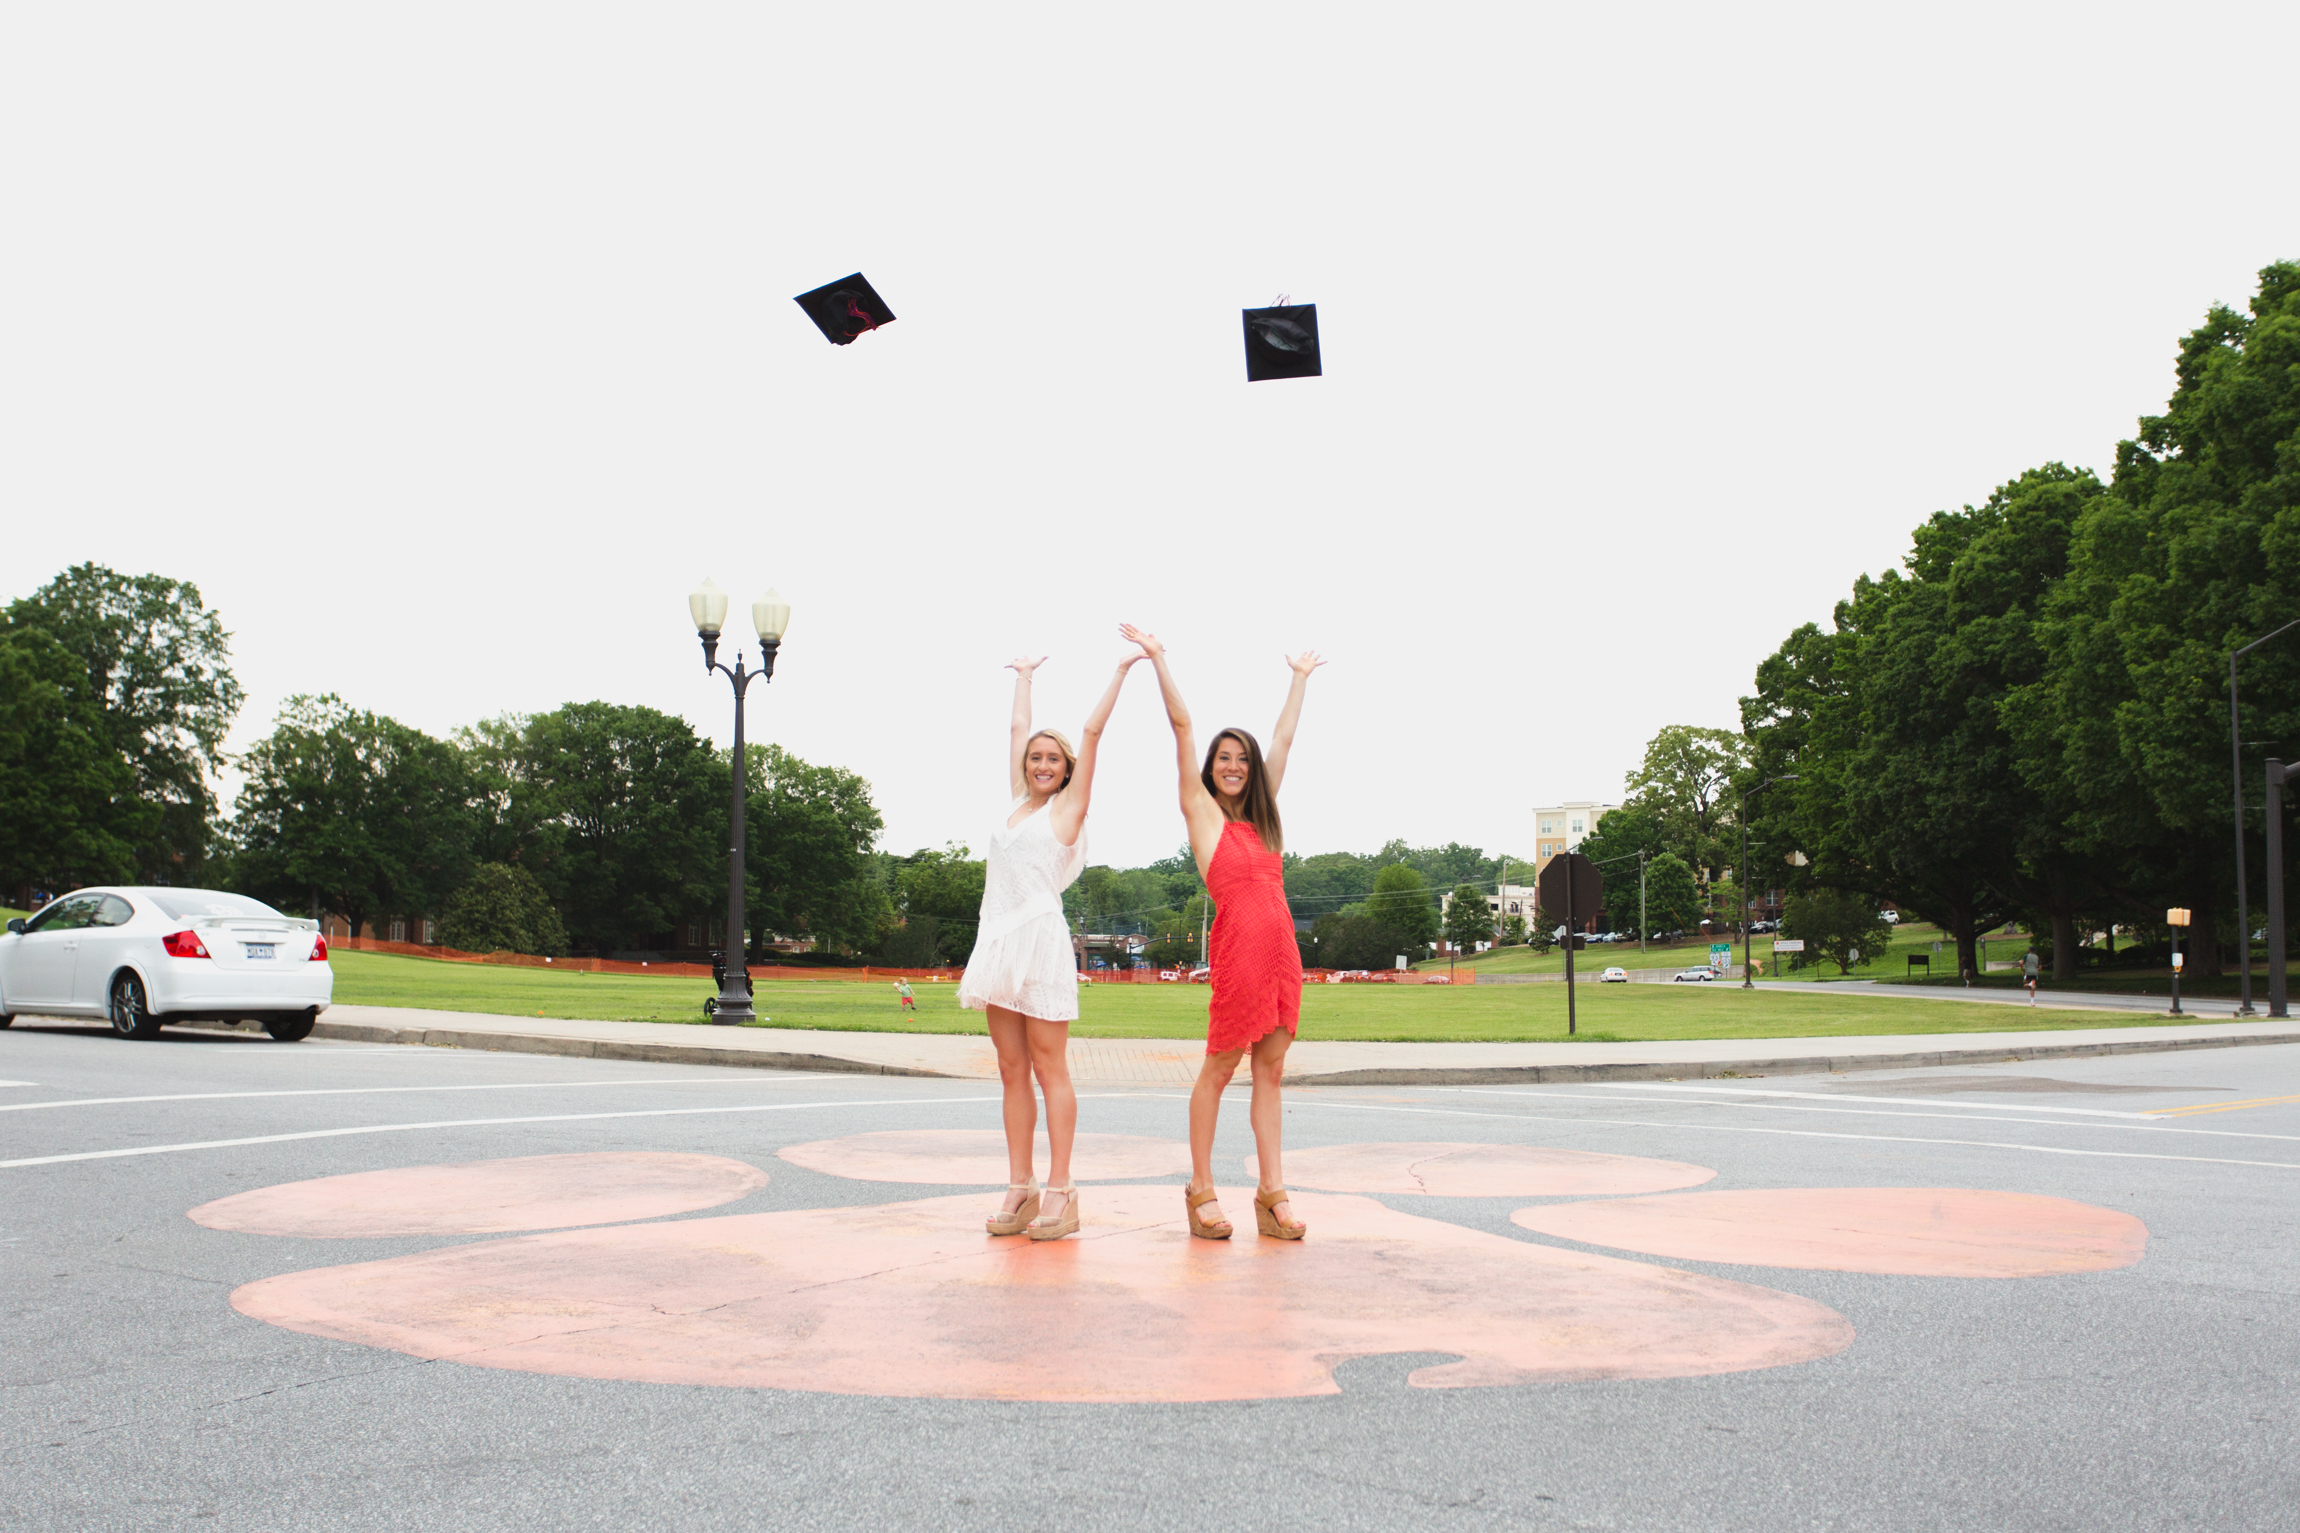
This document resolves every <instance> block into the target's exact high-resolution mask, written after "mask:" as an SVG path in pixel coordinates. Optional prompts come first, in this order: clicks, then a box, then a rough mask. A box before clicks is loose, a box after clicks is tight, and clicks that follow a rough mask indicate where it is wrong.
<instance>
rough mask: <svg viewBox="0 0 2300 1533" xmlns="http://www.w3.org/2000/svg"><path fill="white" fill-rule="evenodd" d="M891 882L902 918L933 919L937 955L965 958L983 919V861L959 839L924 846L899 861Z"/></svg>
mask: <svg viewBox="0 0 2300 1533" xmlns="http://www.w3.org/2000/svg"><path fill="white" fill-rule="evenodd" d="M893 883H894V904H895V908H896V910H897V912H898V913H899V914H900V916H901V917H902V918H903V919H904V920H906V921H919V920H921V919H922V918H923V919H925V920H930V921H932V922H933V923H934V931H935V944H936V953H937V961H938V962H940V963H964V962H966V959H967V955H968V954H970V953H972V952H973V951H974V930H975V926H976V924H977V923H978V922H979V921H980V920H981V919H982V884H983V864H982V863H981V862H980V861H978V860H976V859H975V858H973V857H972V856H970V855H969V854H968V851H967V849H966V847H964V846H962V845H960V844H959V843H957V842H955V841H954V842H952V843H950V844H949V845H948V846H945V847H944V848H942V849H941V850H940V851H935V850H930V849H927V848H923V847H922V848H921V849H920V850H918V851H915V852H913V853H911V854H910V855H909V856H908V857H905V858H903V859H901V860H900V861H899V862H897V863H896V864H895V867H894V870H893ZM912 967H917V968H924V967H926V965H923V964H919V965H913V966H912Z"/></svg>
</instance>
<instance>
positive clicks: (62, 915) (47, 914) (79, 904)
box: [24, 894, 102, 932]
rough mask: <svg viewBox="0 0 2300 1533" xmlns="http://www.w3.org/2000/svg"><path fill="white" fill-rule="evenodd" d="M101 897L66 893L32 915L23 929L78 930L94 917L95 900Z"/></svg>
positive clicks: (47, 930) (48, 930) (38, 930)
mask: <svg viewBox="0 0 2300 1533" xmlns="http://www.w3.org/2000/svg"><path fill="white" fill-rule="evenodd" d="M101 898H102V896H101V895H95V894H73V895H67V896H66V897H65V898H63V899H60V900H58V901H56V902H55V903H54V904H52V905H50V906H49V907H48V908H47V909H45V910H43V911H41V912H40V913H39V914H38V915H36V916H34V917H33V918H32V919H31V920H30V921H29V922H28V923H26V925H25V928H24V929H25V930H26V931H35V932H70V931H78V930H79V929H80V928H81V927H83V926H86V925H87V924H88V923H89V921H91V920H92V919H94V917H95V914H96V902H97V901H98V900H100V899H101Z"/></svg>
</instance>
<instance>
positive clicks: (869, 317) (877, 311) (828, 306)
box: [794, 271, 894, 346]
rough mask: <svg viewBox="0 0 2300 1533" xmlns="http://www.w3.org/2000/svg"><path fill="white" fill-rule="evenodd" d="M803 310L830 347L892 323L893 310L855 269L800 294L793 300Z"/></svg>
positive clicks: (845, 342)
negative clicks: (852, 273)
mask: <svg viewBox="0 0 2300 1533" xmlns="http://www.w3.org/2000/svg"><path fill="white" fill-rule="evenodd" d="M794 301H795V302H796V303H797V304H798V306H799V307H800V308H802V309H804V310H806V311H807V318H809V319H811V320H813V321H814V322H815V326H816V328H817V329H819V330H821V331H822V333H823V336H824V338H825V339H826V340H828V341H829V342H830V343H831V344H832V345H833V346H847V345H851V344H853V341H854V338H855V337H856V336H858V335H860V334H862V333H863V332H864V331H865V330H876V329H877V328H878V327H879V326H881V325H887V324H892V323H893V322H894V310H892V309H890V308H888V307H887V306H886V300H885V299H883V298H881V297H879V295H878V294H877V293H876V292H875V291H873V290H872V288H871V285H870V284H869V283H868V282H865V281H864V280H863V274H862V273H861V272H859V271H858V272H856V273H855V274H854V275H853V276H851V277H841V278H839V280H838V281H836V282H826V283H824V284H823V285H822V286H821V287H818V288H816V289H815V290H814V291H813V292H811V293H801V294H799V296H798V298H797V299H796V300H794Z"/></svg>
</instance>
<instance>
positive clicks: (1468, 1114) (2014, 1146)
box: [0, 1097, 2300, 1171]
mask: <svg viewBox="0 0 2300 1533" xmlns="http://www.w3.org/2000/svg"><path fill="white" fill-rule="evenodd" d="M1172 1100H1175V1101H1183V1100H1186V1098H1182V1097H1175V1098H1173V1099H1172ZM1299 1100H1300V1101H1301V1102H1303V1103H1304V1104H1305V1105H1309V1106H1315V1107H1327V1108H1334V1109H1337V1110H1340V1111H1343V1112H1395V1113H1421V1114H1428V1115H1431V1116H1435V1117H1441V1118H1443V1117H1453V1118H1499V1119H1502V1120H1504V1121H1514V1122H1521V1123H1522V1122H1529V1121H1530V1122H1535V1123H1564V1124H1577V1123H1594V1124H1599V1125H1603V1126H1605V1127H1608V1128H1644V1129H1691V1130H1693V1131H1694V1132H1695V1133H1710V1134H1786V1135H1788V1136H1789V1137H1790V1138H1793V1139H1857V1140H1867V1141H1871V1142H1874V1143H1878V1144H1946V1145H1961V1146H1963V1147H1965V1148H1967V1149H1976V1150H2028V1151H2031V1152H2033V1153H2035V1154H2038V1155H2083V1156H2090V1157H2095V1158H2099V1159H2105V1160H2181V1161H2193V1162H2195V1163H2197V1164H2199V1165H2210V1166H2265V1167H2268V1168H2269V1169H2271V1170H2276V1171H2300V1162H2293V1161H2285V1160H2231V1159H2229V1158H2227V1157H2225V1156H2219V1155H2154V1154H2150V1153H2149V1152H2147V1151H2145V1150H2071V1149H2066V1148H2064V1147H2062V1146H2060V1145H2052V1144H2018V1143H2007V1142H2002V1141H1998V1140H1993V1139H1921V1138H1918V1137H1917V1136H1915V1135H1913V1134H1833V1133H1829V1132H1827V1131H1826V1130H1823V1129H1817V1128H1758V1127H1756V1126H1754V1125H1751V1124H1741V1123H1656V1122H1653V1121H1651V1120H1648V1119H1641V1118H1564V1117H1555V1116H1550V1115H1546V1114H1542V1113H1499V1112H1473V1111H1471V1110H1470V1109H1468V1108H1466V1107H1383V1106H1377V1105H1376V1104H1374V1103H1371V1102H1333V1101H1326V1100H1323V1099H1319V1098H1309V1097H1305V1098H1300V1099H1299ZM1888 1116H1889V1115H1888ZM1907 1116H1915V1115H1914V1114H1909V1115H1907ZM1983 1121H1988V1122H2001V1121H2002V1120H2001V1119H1988V1120H1983ZM2052 1126H2053V1127H2055V1128H2065V1127H2068V1126H2069V1125H2067V1124H2054V1125H2052ZM2226 1137H2229V1138H2241V1139H2265V1138H2281V1137H2284V1136H2282V1135H2266V1134H2236V1135H2229V1136H2226ZM7 1164H9V1162H6V1161H0V1165H7Z"/></svg>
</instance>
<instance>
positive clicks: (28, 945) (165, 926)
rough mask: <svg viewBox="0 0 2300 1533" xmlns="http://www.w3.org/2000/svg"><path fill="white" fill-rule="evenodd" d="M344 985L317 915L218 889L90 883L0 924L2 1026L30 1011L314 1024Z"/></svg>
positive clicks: (114, 1020)
mask: <svg viewBox="0 0 2300 1533" xmlns="http://www.w3.org/2000/svg"><path fill="white" fill-rule="evenodd" d="M334 996H335V970H334V969H333V968H332V967H331V966H330V965H329V963H328V961H327V939H326V938H325V937H323V936H321V935H320V931H319V923H318V922H316V921H304V920H298V919H296V918H295V917H292V916H284V915H281V914H280V913H279V912H278V911H276V910H274V909H272V908H271V906H269V905H266V904H264V903H263V902H262V901H260V900H251V899H249V898H248V897H247V896H245V895H242V894H224V893H221V892H219V891H217V890H214V889H138V888H116V887H111V888H102V889H80V890H77V891H75V892H73V893H71V894H67V895H65V896H64V897H63V898H62V899H59V900H51V901H50V902H49V903H48V904H46V905H44V906H42V907H41V909H40V912H39V913H38V914H37V915H35V916H33V917H32V918H31V919H29V920H25V919H23V918H21V917H19V918H17V919H14V920H11V921H10V922H9V923H8V931H7V934H6V935H5V936H0V1027H5V1026H7V1025H8V1024H9V1023H10V1022H13V1021H14V1020H15V1019H16V1018H17V1017H18V1016H21V1015H23V1014H25V1013H27V1012H31V1013H38V1014H39V1015H42V1016H52V1017H102V1018H104V1019H106V1020H107V1021H109V1022H110V1023H111V1024H112V1030H113V1031H114V1032H116V1033H118V1034H119V1035H120V1036H121V1037H123V1038H152V1037H156V1036H158V1034H159V1031H160V1026H161V1024H162V1023H165V1022H219V1021H220V1022H238V1021H253V1022H261V1023H262V1024H263V1027H264V1031H265V1032H267V1033H270V1034H271V1035H272V1036H273V1037H274V1038H277V1039H278V1040H280V1042H282V1043H295V1042H298V1041H300V1040H302V1039H304V1038H308V1037H310V1036H311V1030H312V1024H313V1023H315V1022H317V1021H318V1020H319V1014H320V1013H321V1012H323V1011H325V1010H327V1008H328V1003H329V1002H330V1001H331V1000H332V999H333V998H334Z"/></svg>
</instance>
